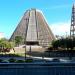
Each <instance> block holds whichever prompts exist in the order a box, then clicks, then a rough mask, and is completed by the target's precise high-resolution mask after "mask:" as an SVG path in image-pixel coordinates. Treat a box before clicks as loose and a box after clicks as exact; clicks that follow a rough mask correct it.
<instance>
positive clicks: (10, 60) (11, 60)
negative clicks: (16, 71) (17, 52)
mask: <svg viewBox="0 0 75 75" xmlns="http://www.w3.org/2000/svg"><path fill="white" fill-rule="evenodd" d="M8 61H9V62H16V59H14V58H10V59H9V60H8Z"/></svg>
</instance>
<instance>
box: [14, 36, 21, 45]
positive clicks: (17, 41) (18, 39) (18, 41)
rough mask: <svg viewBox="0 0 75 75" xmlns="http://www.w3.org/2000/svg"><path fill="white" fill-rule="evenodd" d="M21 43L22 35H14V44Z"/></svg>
mask: <svg viewBox="0 0 75 75" xmlns="http://www.w3.org/2000/svg"><path fill="white" fill-rule="evenodd" d="M21 43H22V37H21V36H16V37H15V44H16V46H19V44H21Z"/></svg>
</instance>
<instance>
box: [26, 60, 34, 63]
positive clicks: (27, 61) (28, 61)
mask: <svg viewBox="0 0 75 75" xmlns="http://www.w3.org/2000/svg"><path fill="white" fill-rule="evenodd" d="M25 62H26V63H30V62H33V59H26V60H25Z"/></svg>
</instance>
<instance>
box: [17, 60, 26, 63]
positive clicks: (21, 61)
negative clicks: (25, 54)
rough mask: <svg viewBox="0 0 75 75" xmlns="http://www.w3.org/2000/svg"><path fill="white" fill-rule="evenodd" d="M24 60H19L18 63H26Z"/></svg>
mask: <svg viewBox="0 0 75 75" xmlns="http://www.w3.org/2000/svg"><path fill="white" fill-rule="evenodd" d="M24 62H25V61H24V60H17V61H16V63H24Z"/></svg>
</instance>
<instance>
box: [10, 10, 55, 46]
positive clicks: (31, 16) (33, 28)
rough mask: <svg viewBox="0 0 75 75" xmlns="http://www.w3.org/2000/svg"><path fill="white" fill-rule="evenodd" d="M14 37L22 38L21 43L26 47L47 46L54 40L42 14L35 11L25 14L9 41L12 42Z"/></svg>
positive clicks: (28, 11)
mask: <svg viewBox="0 0 75 75" xmlns="http://www.w3.org/2000/svg"><path fill="white" fill-rule="evenodd" d="M15 36H22V38H23V39H24V40H23V43H24V42H25V43H26V44H28V45H30V44H31V45H34V44H37V45H39V46H49V45H50V43H51V42H52V40H55V37H54V35H53V33H52V31H51V29H50V28H49V26H48V24H47V22H46V20H45V18H44V16H43V13H42V12H41V11H39V10H36V9H30V10H27V11H26V12H25V14H24V16H23V18H22V19H21V21H20V23H19V24H18V26H17V28H16V29H15V31H14V33H13V34H12V36H11V38H10V40H14V39H15Z"/></svg>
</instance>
